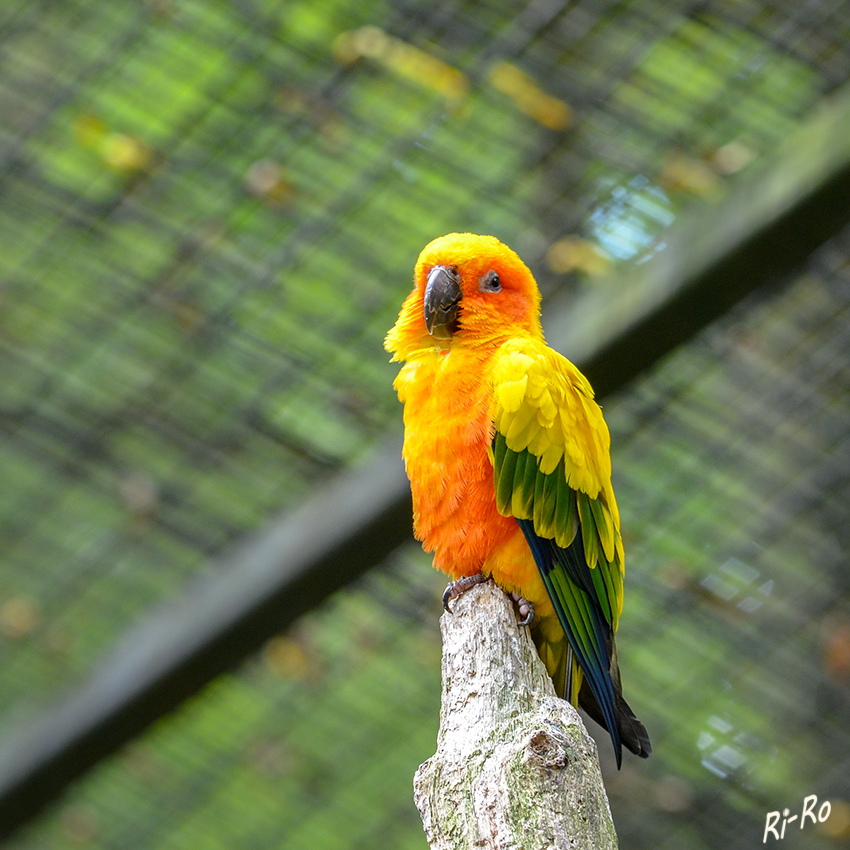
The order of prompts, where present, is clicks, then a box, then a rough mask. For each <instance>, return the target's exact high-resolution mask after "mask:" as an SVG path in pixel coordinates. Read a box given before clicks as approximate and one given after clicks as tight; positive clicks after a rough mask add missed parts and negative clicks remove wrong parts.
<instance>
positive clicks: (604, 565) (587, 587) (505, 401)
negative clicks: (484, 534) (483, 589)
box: [491, 338, 623, 730]
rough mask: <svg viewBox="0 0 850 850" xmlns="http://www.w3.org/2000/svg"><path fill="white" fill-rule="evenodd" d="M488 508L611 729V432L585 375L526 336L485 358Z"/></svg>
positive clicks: (619, 564)
mask: <svg viewBox="0 0 850 850" xmlns="http://www.w3.org/2000/svg"><path fill="white" fill-rule="evenodd" d="M491 381H492V386H493V423H494V429H495V430H494V435H493V441H492V445H491V451H492V460H493V468H494V476H495V486H496V504H497V507H498V510H499V512H500V513H501V514H503V515H505V516H513V517H515V518H516V519H517V520H518V522H519V524H520V526H521V527H522V530H523V532H524V533H525V537H526V539H527V540H528V543H529V547H530V548H531V551H532V554H533V555H534V559H535V561H536V563H537V566H538V568H539V570H540V574H541V576H542V578H543V582H544V584H545V586H546V590H547V591H548V594H549V597H550V599H551V600H552V604H553V605H554V608H555V611H556V613H557V615H558V619H559V621H560V623H561V626H562V627H563V629H564V632H565V633H566V635H567V638H568V640H569V642H570V645H571V647H572V649H573V651H574V652H575V654H576V656H577V659H578V661H579V664H580V666H581V668H582V670H583V671H584V674H585V676H586V677H587V679H588V683H589V684H590V686H591V689H592V690H593V693H594V695H595V696H596V699H597V701H598V702H599V705H600V708H601V709H602V713H603V715H604V716H605V719H606V721H608V728H609V730H611V729H616V727H617V723H616V720H615V704H616V697H615V693H614V685H613V683H612V682H611V675H610V664H611V658H610V655H611V649H610V641H611V636H612V635H613V633H614V632H615V631H616V630H617V622H618V619H619V616H620V612H621V611H622V605H623V544H622V540H621V538H620V520H619V514H618V512H617V505H616V501H615V500H614V493H613V490H612V489H611V459H610V454H609V446H610V437H609V434H608V428H607V426H606V425H605V421H604V420H603V418H602V411H601V410H600V409H599V405H597V404H596V402H595V401H594V400H593V391H592V389H591V388H590V385H589V384H588V382H587V380H586V379H585V378H584V376H583V375H582V374H581V373H580V372H579V371H578V369H576V367H575V366H573V364H572V363H570V362H569V361H568V360H567V359H566V358H564V357H562V356H561V355H560V354H558V353H557V352H556V351H553V350H552V349H550V348H548V347H547V346H546V345H545V344H544V343H543V342H540V341H537V340H533V339H525V338H524V339H517V340H512V341H510V342H508V343H506V344H505V345H503V346H501V348H500V349H499V352H498V354H497V355H496V357H495V359H494V361H493V369H492V373H491Z"/></svg>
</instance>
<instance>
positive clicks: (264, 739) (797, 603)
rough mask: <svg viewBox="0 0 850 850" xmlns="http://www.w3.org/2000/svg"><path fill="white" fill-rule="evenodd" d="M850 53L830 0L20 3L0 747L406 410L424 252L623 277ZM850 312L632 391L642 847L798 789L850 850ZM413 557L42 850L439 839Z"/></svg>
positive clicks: (7, 62) (791, 307)
mask: <svg viewBox="0 0 850 850" xmlns="http://www.w3.org/2000/svg"><path fill="white" fill-rule="evenodd" d="M848 39H850V10H848V9H847V7H846V5H845V4H841V3H832V2H810V3H805V4H802V3H791V2H775V3H750V2H735V3H731V2H720V0H717V1H716V2H678V3H664V4H662V3H654V2H649V0H635V2H631V3H610V2H604V1H603V0H593V2H591V0H587V2H571V3H567V2H555V3H543V2H533V3H529V4H525V5H523V6H521V7H519V6H518V7H512V8H506V7H505V6H504V4H497V3H486V2H469V3H463V2H457V3H446V4H441V5H440V6H436V7H434V6H429V5H424V4H414V3H410V4H402V3H399V4H387V3H382V2H375V3H357V4H355V3H351V2H345V1H344V0H340V2H336V3H327V4H322V5H321V6H317V5H316V4H315V3H309V2H295V3H279V2H271V0H268V2H259V0H257V2H247V0H243V2H239V3H223V2H212V0H206V1H205V2H201V0H198V2H176V0H150V2H146V3H139V4H114V3H106V2H102V0H72V2H66V3H62V4H52V3H43V2H35V0H30V2H16V3H14V4H8V5H7V6H6V7H4V9H3V10H2V11H0V104H1V105H2V107H0V114H2V119H0V153H2V162H3V168H2V174H0V191H2V193H3V203H2V206H0V246H2V250H0V276H2V298H3V304H2V310H0V369H2V373H3V376H4V377H3V389H2V391H0V428H2V434H3V442H2V445H0V469H2V479H3V480H4V481H5V482H7V484H6V486H5V487H3V488H2V490H0V528H2V538H3V540H4V547H3V548H4V551H3V556H2V558H3V560H2V570H0V635H2V638H0V641H1V642H0V657H2V666H0V733H3V732H6V733H10V734H11V732H12V730H14V729H15V728H16V725H17V724H18V723H19V722H21V721H22V720H24V719H26V718H28V717H30V716H31V715H32V714H33V712H35V711H37V710H38V709H39V708H41V707H43V706H44V705H47V704H49V703H50V702H51V701H52V700H53V699H54V698H55V696H56V695H57V694H58V693H62V692H66V691H67V690H68V689H69V688H72V687H73V686H74V685H75V684H77V683H79V682H80V681H81V680H82V679H83V678H84V677H85V675H86V674H87V673H88V672H90V671H91V670H92V669H93V667H94V666H95V665H96V664H97V661H98V659H99V658H100V657H102V655H103V653H104V652H105V651H106V650H107V649H108V648H109V647H110V646H111V645H112V644H113V643H114V641H115V640H116V639H117V637H118V636H120V635H121V634H122V633H123V632H124V630H125V629H126V628H127V626H128V625H130V624H131V623H132V622H134V621H135V620H137V619H138V618H140V617H142V616H144V614H145V613H146V612H147V611H148V610H149V609H150V608H151V606H153V605H155V604H157V603H159V602H162V601H163V600H167V599H169V598H171V597H173V596H174V595H175V594H178V593H179V592H180V591H181V590H182V589H183V588H184V586H185V585H186V583H187V581H189V580H191V579H192V578H194V577H196V576H197V575H199V574H202V573H204V572H205V571H206V570H208V564H209V557H210V556H211V555H214V554H215V553H217V552H219V551H220V550H221V549H222V548H223V547H224V546H225V545H226V544H228V543H229V542H230V541H232V540H234V539H236V538H238V537H239V536H241V535H242V534H244V533H245V532H246V531H249V530H252V529H255V528H257V527H259V526H261V525H262V523H263V522H264V521H265V520H266V519H267V518H268V517H269V516H270V515H271V514H272V513H273V512H275V511H276V510H278V509H279V508H280V507H281V506H286V505H294V504H296V503H297V502H298V500H299V499H300V498H301V497H302V496H303V495H304V494H305V493H306V492H308V490H309V489H310V488H311V487H312V486H314V485H315V483H316V482H317V481H319V480H322V479H323V478H326V477H328V476H329V475H331V474H332V473H334V472H335V471H337V470H339V469H341V468H343V467H345V466H349V465H351V464H354V463H357V462H360V461H362V460H363V459H364V458H366V457H367V456H368V454H369V452H370V451H371V449H372V448H373V447H374V445H375V444H376V442H378V441H380V440H381V438H382V437H383V435H384V434H385V433H386V429H387V428H388V427H391V423H397V421H398V419H399V417H400V414H399V411H398V409H397V404H396V402H395V399H394V397H393V395H392V391H391V387H390V385H391V381H392V377H393V374H394V370H393V368H392V367H391V366H390V365H389V364H387V363H386V362H385V355H384V353H383V351H382V348H381V340H382V337H383V334H384V333H385V331H386V329H387V328H388V327H389V326H390V325H391V324H392V321H393V318H394V315H395V312H396V311H397V309H398V305H399V303H400V300H401V297H402V296H403V294H404V293H405V291H406V289H407V281H408V280H409V276H410V270H411V268H412V262H413V260H414V259H415V256H416V254H417V253H418V251H419V249H420V248H421V247H422V246H423V245H424V244H425V242H427V241H428V240H429V239H430V238H432V237H434V236H437V235H440V234H441V233H444V232H447V231H450V230H466V229H474V230H477V231H480V232H492V233H494V234H496V235H497V236H499V237H500V238H502V239H504V240H505V241H506V242H508V243H509V244H511V245H512V246H513V247H515V248H516V249H517V250H518V251H519V252H520V253H521V254H522V255H523V257H524V258H525V259H526V260H527V261H528V263H529V264H530V265H531V266H532V268H533V269H534V271H535V272H536V273H537V274H538V279H539V281H540V283H541V288H542V289H543V290H544V294H545V295H548V296H551V295H552V294H554V293H555V292H556V291H563V290H566V291H568V292H577V291H579V290H581V289H582V288H587V287H593V286H600V285H604V284H602V283H601V282H600V281H601V280H602V279H603V278H604V275H605V274H606V273H607V272H608V271H609V270H611V269H613V268H617V267H622V268H627V267H628V264H630V263H641V262H644V261H647V260H650V259H652V258H653V256H654V255H656V254H658V253H659V252H661V251H663V250H664V246H665V231H666V230H667V229H668V228H669V227H671V226H674V224H675V222H676V219H677V218H678V217H679V216H680V214H681V212H682V211H683V210H684V209H686V208H691V207H695V206H699V205H700V204H712V203H716V202H718V201H720V200H722V198H723V197H724V196H725V195H726V193H727V191H728V187H729V186H730V185H732V184H733V183H734V182H735V181H738V180H745V179H747V176H748V174H750V173H752V172H753V171H754V170H755V169H757V168H758V167H759V163H760V162H762V161H763V160H764V158H765V157H766V156H767V155H769V154H770V152H771V151H772V150H773V149H774V148H775V147H776V146H777V144H778V143H779V142H780V141H781V140H782V139H784V138H785V137H786V136H787V135H788V134H789V133H790V132H791V131H792V130H793V129H794V128H795V127H796V126H798V125H799V124H800V123H801V122H802V121H804V120H805V119H806V117H807V116H808V115H810V114H811V112H812V110H813V109H815V107H816V106H817V105H818V104H819V103H821V102H822V100H823V98H824V97H825V96H826V95H828V94H830V93H831V92H832V91H833V90H834V89H836V88H837V87H838V86H840V85H841V84H843V83H844V82H846V80H847V77H848V75H850V42H849V41H848ZM845 287H846V241H845V242H839V243H838V244H837V245H836V246H834V247H830V248H829V249H827V250H825V251H824V252H823V253H822V254H820V255H819V256H818V259H817V260H816V261H815V263H814V265H813V266H812V268H811V269H810V272H809V274H808V275H807V276H806V277H804V278H803V279H801V280H800V281H798V282H797V283H796V284H795V285H794V286H793V287H792V288H791V289H790V290H789V291H788V293H787V294H786V295H784V296H783V297H782V299H780V300H778V301H776V302H771V303H770V304H764V305H756V304H749V305H747V306H746V307H745V308H744V309H743V310H741V311H738V312H737V313H736V314H735V315H734V316H733V317H730V318H729V319H728V320H726V321H725V322H724V323H723V326H722V327H721V328H720V329H719V330H716V331H712V332H710V333H709V334H707V335H705V336H703V337H701V338H700V339H699V340H697V341H696V342H695V343H694V344H693V345H691V346H689V347H688V348H687V349H686V350H685V351H682V352H679V353H677V354H676V355H675V356H674V357H672V358H671V359H669V360H668V361H667V362H666V363H665V364H663V365H662V366H661V367H660V368H659V370H658V371H657V372H656V373H655V374H654V375H653V376H652V377H651V378H650V379H648V380H646V381H641V382H639V383H638V384H637V385H636V386H635V387H634V388H631V389H629V390H628V391H627V392H625V393H624V394H622V395H620V396H618V397H617V398H616V399H612V400H610V401H608V403H606V414H607V416H608V418H609V421H610V423H611V426H612V431H613V433H614V442H615V469H616V470H617V471H616V476H618V477H617V478H616V479H615V484H616V485H617V486H618V493H619V494H620V495H619V500H620V502H621V509H622V511H623V515H624V524H625V526H626V529H627V533H628V534H629V537H627V540H626V542H627V547H628V561H629V581H630V585H629V588H628V592H629V596H628V601H627V606H628V607H627V615H626V616H625V618H624V623H623V632H624V637H623V639H622V640H621V644H622V647H623V648H622V654H623V656H624V668H625V673H624V675H625V676H626V677H627V679H628V682H629V689H630V693H631V692H632V690H634V691H636V696H635V698H634V700H633V705H635V706H636V707H637V706H638V705H643V706H647V711H645V712H642V711H640V710H639V711H638V713H639V714H647V717H646V718H644V719H646V720H647V722H648V723H649V724H650V725H651V727H652V732H653V735H654V737H655V738H656V739H657V740H658V741H659V744H658V751H659V755H658V756H657V758H655V759H653V761H652V762H650V763H649V765H648V766H647V767H646V768H645V769H644V766H643V765H640V768H634V767H631V766H627V767H626V768H625V769H624V771H623V772H622V773H621V774H619V775H617V776H613V775H611V774H610V773H609V790H610V792H611V796H612V807H613V808H614V814H615V820H616V822H617V825H618V828H619V829H620V833H621V840H622V843H623V845H624V846H632V845H634V846H642V845H643V846H656V845H657V846H671V847H673V846H682V844H683V843H687V846H691V845H692V846H694V847H700V846H705V847H719V846H727V845H728V846H742V847H743V846H749V844H750V843H754V842H755V841H756V840H760V836H761V830H762V829H763V825H764V814H765V812H766V811H772V810H774V809H779V808H782V807H784V806H785V805H788V806H791V805H792V804H795V800H797V798H798V797H799V798H800V800H802V796H805V794H807V793H810V792H811V793H818V794H819V795H821V796H824V795H826V796H829V795H833V796H832V797H831V799H833V806H834V809H833V814H832V815H831V817H830V819H829V820H828V821H826V822H825V823H824V825H822V826H821V827H818V829H819V830H820V831H819V832H817V833H815V830H814V829H812V831H811V835H815V834H817V835H818V836H820V837H819V838H818V839H817V840H820V841H823V842H829V841H830V840H832V839H830V838H829V832H828V829H827V828H829V829H833V830H834V834H835V835H836V836H839V837H838V838H835V839H834V840H835V841H839V840H841V839H840V836H841V835H842V833H841V832H840V829H839V828H838V827H837V826H836V824H840V823H841V821H840V815H841V812H844V817H845V818H847V817H848V816H847V812H848V809H847V808H846V807H847V803H844V804H843V805H844V808H843V809H842V807H841V801H842V800H844V801H846V800H848V799H850V790H848V789H846V787H844V786H842V785H841V781H842V777H843V776H845V775H847V774H848V771H847V769H846V767H847V764H846V758H847V756H846V754H847V739H846V736H845V734H844V733H843V731H842V729H843V728H846V710H847V691H846V687H847V686H846V671H847V667H848V666H850V665H847V664H846V660H843V659H845V655H846V652H847V646H848V638H847V634H848V632H847V629H848V626H847V619H846V618H847V616H848V614H847V609H846V605H847V601H846V592H847V585H846V580H845V579H843V578H842V576H844V574H845V571H846V535H845V532H844V531H843V527H844V519H845V517H846V512H845V510H844V504H846V500H845V499H844V497H845V496H846V488H847V483H846V477H845V476H844V475H843V469H844V468H846V464H843V461H844V460H846V458H845V457H844V454H845V453H846V451H845V450H844V449H843V448H842V445H843V443H842V441H843V440H844V439H845V438H844V434H846V433H847V427H846V426H847V422H846V411H845V410H844V407H846V391H847V387H846V379H845V378H844V377H843V376H844V375H846V368H845V370H844V371H843V372H842V367H846V362H845V361H846V351H847V346H846V342H847V341H846V339H844V337H843V334H844V332H845V331H844V327H845V324H846V322H845V321H844V320H843V318H842V317H846V307H847V304H846V290H845ZM551 342H552V343H553V344H554V345H556V346H557V342H558V341H557V340H551ZM566 353H567V354H569V352H566ZM842 382H843V383H842ZM422 563H423V562H422V561H420V560H419V559H418V558H415V557H414V556H413V555H410V554H404V555H400V556H399V563H398V564H396V565H394V566H393V567H391V568H387V569H385V570H384V571H383V572H380V573H378V574H376V575H375V576H373V577H370V578H369V579H368V580H367V581H366V582H364V583H363V585H362V586H360V587H359V588H358V589H357V590H356V591H354V592H352V593H351V594H348V595H344V596H342V597H341V598H339V599H336V600H334V601H333V602H331V603H329V610H328V611H325V612H322V613H319V614H316V615H312V616H311V617H310V618H308V620H307V621H306V622H305V623H304V624H302V625H301V626H299V628H298V629H296V630H295V632H294V633H293V634H292V635H289V636H286V637H283V638H280V639H279V640H278V641H276V642H274V643H273V644H271V645H270V646H269V647H268V649H267V651H266V652H265V654H264V656H263V658H262V659H258V660H256V661H254V662H252V663H250V664H249V665H248V667H247V668H246V670H245V671H243V672H242V673H240V674H239V676H237V677H228V678H226V679H224V680H222V681H221V682H218V683H216V684H215V685H214V686H213V687H211V688H210V689H208V690H207V691H206V692H205V693H204V694H203V695H202V696H200V697H199V698H198V699H197V700H196V701H194V702H193V703H192V704H191V705H189V706H187V707H186V708H185V709H184V710H183V711H181V712H180V713H179V714H178V715H177V716H176V717H175V718H173V719H172V720H168V721H163V724H162V726H161V727H159V728H157V729H155V730H153V731H152V732H151V733H150V734H149V735H146V736H145V737H144V738H143V739H141V740H140V742H139V743H138V744H135V745H133V746H132V747H131V748H130V749H129V750H128V751H127V752H126V753H124V754H123V755H122V756H121V757H119V758H117V759H115V760H113V761H110V762H108V763H106V764H104V765H103V766H102V767H101V768H99V769H98V770H97V771H96V772H95V773H94V775H93V776H92V777H91V778H90V779H88V780H86V782H85V783H83V784H82V785H81V786H80V787H79V788H78V789H77V790H76V791H75V792H74V794H73V795H72V796H71V798H70V799H69V802H68V803H67V804H66V805H65V806H64V807H63V808H61V809H59V810H58V811H57V812H56V813H55V814H54V815H53V816H51V817H49V818H47V819H46V820H45V822H44V823H43V824H41V825H37V826H36V827H35V828H34V830H33V831H32V832H31V833H30V834H29V835H27V836H24V837H22V838H21V839H19V841H18V842H17V843H16V846H21V847H28V846H40V847H41V846H56V847H61V846H67V845H68V844H69V842H70V843H73V842H76V843H79V844H81V845H86V846H95V847H97V846H103V847H119V846H120V847H127V846H139V847H153V846H169V847H177V846H183V845H188V846H192V847H193V848H198V847H205V846H209V847H218V846H222V847H223V846H228V847H234V846H245V847H249V846H250V847H263V846H268V847H277V846H281V847H298V846H302V845H303V846H307V845H308V844H309V845H310V846H322V847H335V846H339V847H357V846H367V845H368V846H374V845H375V844H376V843H377V844H379V845H385V846H399V847H401V846H411V847H413V846H416V847H422V846H423V843H424V841H423V839H422V838H421V835H420V833H419V826H418V822H417V820H416V815H415V812H413V811H412V808H411V806H410V804H409V802H408V801H409V778H410V774H411V773H412V769H413V767H415V764H416V763H417V761H418V760H421V759H422V758H424V757H426V756H427V755H428V754H429V753H430V747H431V742H432V740H433V735H434V730H435V728H436V721H437V708H436V700H437V696H438V693H437V686H438V683H437V682H436V675H437V674H436V670H437V662H436V659H437V658H438V647H437V644H436V640H437V636H436V629H435V627H434V624H433V619H434V617H435V616H436V613H437V608H436V605H435V603H434V595H435V589H436V588H437V587H438V586H439V584H440V581H439V577H436V576H434V575H432V574H431V573H430V572H429V571H428V570H427V569H425V568H424V567H423V566H422ZM762 579H763V580H762ZM741 606H743V607H741ZM748 609H751V610H748ZM378 612H380V613H378ZM842 683H843V684H842ZM653 714H654V716H653ZM842 723H844V726H842ZM780 732H781V733H782V734H781V735H780ZM700 742H701V744H700ZM603 752H604V748H603ZM343 768H344V769H343ZM723 774H725V775H723ZM287 807H289V808H287ZM647 813H648V814H647ZM824 829H827V832H823V830H824ZM386 835H392V836H395V838H394V840H393V841H392V842H391V843H390V844H386V842H385V841H383V840H381V841H379V840H378V839H379V838H380V837H381V836H386ZM806 837H807V842H808V839H809V838H810V837H811V836H810V835H809V834H808V832H807V836H806ZM811 840H812V842H814V841H815V839H814V838H812V839H811ZM665 842H666V843H665ZM736 842H737V843H736ZM806 846H815V844H814V843H812V844H811V845H810V844H808V843H807V845H806ZM824 846H835V845H829V844H828V843H825V844H824Z"/></svg>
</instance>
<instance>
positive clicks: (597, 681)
mask: <svg viewBox="0 0 850 850" xmlns="http://www.w3.org/2000/svg"><path fill="white" fill-rule="evenodd" d="M540 302H541V297H540V291H539V289H538V286H537V283H536V281H535V279H534V277H533V276H532V274H531V272H530V271H529V269H528V267H527V266H526V265H525V264H524V263H523V261H522V260H521V259H520V258H519V256H518V255H517V254H516V253H515V252H514V251H513V250H512V249H510V248H509V247H507V246H506V245H504V244H502V243H501V242H500V241H499V240H498V239H496V238H495V237H493V236H480V235H476V234H472V233H450V234H448V235H446V236H442V237H439V238H438V239H434V240H433V241H432V242H430V243H429V244H428V245H426V246H425V248H424V249H423V250H422V253H421V254H420V255H419V259H418V261H417V262H416V267H415V270H414V282H413V290H412V292H410V294H409V295H408V296H407V297H406V298H405V300H404V302H403V304H402V306H401V310H400V312H399V316H398V320H397V321H396V322H395V324H394V326H393V327H392V328H391V329H390V331H389V332H388V333H387V335H386V338H385V341H384V347H385V348H386V350H387V351H388V352H389V353H390V354H391V355H392V357H391V360H392V361H395V362H401V363H402V366H401V368H400V370H399V372H398V375H397V377H396V378H395V381H394V388H395V390H396V392H397V394H398V397H399V400H400V401H401V402H402V403H403V405H404V412H403V419H404V441H403V449H402V454H403V458H404V463H405V468H406V471H407V475H408V478H409V479H410V485H411V492H412V497H413V530H414V536H415V537H416V538H417V539H418V540H419V541H421V543H422V545H423V548H424V549H425V550H426V551H427V552H432V553H433V563H434V566H435V567H436V568H437V569H439V570H442V571H443V572H445V573H447V574H448V575H449V577H450V579H452V581H451V582H450V583H449V585H448V587H447V588H446V592H445V594H444V595H443V605H444V607H445V608H446V610H449V611H450V610H451V609H450V607H449V606H450V602H451V600H452V599H454V598H456V597H457V596H458V595H460V594H461V593H463V592H465V591H466V590H468V589H469V588H470V587H472V586H474V585H475V584H476V583H478V582H480V581H486V580H488V579H492V580H493V581H494V582H495V583H496V585H498V586H499V587H501V588H502V590H503V591H505V592H506V593H508V594H510V595H512V596H513V598H514V599H515V600H516V602H517V604H518V608H519V614H520V616H522V620H521V622H520V625H522V626H528V627H529V630H530V634H531V637H532V639H533V641H534V644H535V647H536V649H537V652H538V655H539V656H540V658H541V660H542V661H543V663H544V665H545V667H546V669H547V672H548V673H549V675H550V676H551V677H552V680H553V683H554V685H555V688H556V690H557V692H558V693H559V694H560V695H562V696H563V697H564V699H567V700H569V701H570V702H571V703H572V704H573V705H578V706H580V707H581V708H583V709H584V710H585V711H586V712H587V714H588V715H589V716H590V717H591V718H592V719H593V720H595V721H596V722H598V723H599V724H600V725H601V726H602V727H604V728H605V729H606V730H607V731H608V734H609V735H610V737H611V741H612V744H613V747H614V753H615V756H616V760H617V767H618V768H619V767H620V766H621V763H622V747H623V746H625V747H626V748H627V749H629V750H630V751H631V752H633V753H635V754H636V755H638V756H641V757H643V758H646V757H647V756H649V755H650V753H651V752H652V748H651V745H650V741H649V736H648V734H647V731H646V729H645V727H644V726H643V724H642V723H641V722H640V721H639V720H638V719H637V717H635V714H634V712H633V711H632V710H631V708H630V707H629V705H628V703H627V702H626V701H625V700H624V699H623V694H622V686H621V681H620V670H619V664H618V660H617V649H616V644H615V642H614V635H615V633H616V631H617V625H618V622H619V618H620V614H621V612H622V607H623V564H624V557H623V541H622V537H621V535H620V516H619V512H618V510H617V502H616V500H615V498H614V491H613V489H612V485H611V458H610V435H609V431H608V427H607V425H606V424H605V420H604V419H603V416H602V411H601V409H600V407H599V405H598V404H597V402H596V401H595V400H594V393H593V390H592V388H591V386H590V384H589V383H588V381H587V379H586V378H585V377H584V375H582V373H581V372H580V371H579V370H578V368H577V367H576V366H574V365H573V364H572V363H571V362H570V361H569V360H567V359H566V358H565V357H564V356H563V355H561V354H560V353H558V352H557V351H555V350H554V349H552V348H550V347H549V346H548V345H547V344H546V342H545V340H544V337H543V330H542V327H541V324H540Z"/></svg>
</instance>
